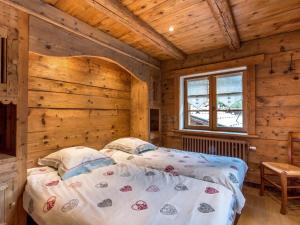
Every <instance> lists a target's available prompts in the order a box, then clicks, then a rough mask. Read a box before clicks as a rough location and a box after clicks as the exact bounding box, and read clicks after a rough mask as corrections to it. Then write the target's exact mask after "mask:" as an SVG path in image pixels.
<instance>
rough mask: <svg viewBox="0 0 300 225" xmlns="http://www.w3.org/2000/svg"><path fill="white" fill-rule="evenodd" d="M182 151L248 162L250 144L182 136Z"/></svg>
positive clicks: (221, 139) (238, 141)
mask: <svg viewBox="0 0 300 225" xmlns="http://www.w3.org/2000/svg"><path fill="white" fill-rule="evenodd" d="M182 149H183V150H184V151H190V152H200V153H205V154H212V155H222V156H230V157H237V158H240V159H243V160H244V161H246V162H247V159H248V150H249V143H248V142H247V141H241V140H231V139H223V138H210V137H198V136H185V135H184V136H182Z"/></svg>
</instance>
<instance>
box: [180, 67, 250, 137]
mask: <svg viewBox="0 0 300 225" xmlns="http://www.w3.org/2000/svg"><path fill="white" fill-rule="evenodd" d="M244 74H245V71H235V72H229V73H223V74H222V73H220V74H213V75H208V76H191V77H186V78H184V79H183V82H184V101H183V103H184V128H186V129H198V130H215V131H237V132H245V131H246V120H245V118H246V110H245V109H246V108H247V107H246V100H245V93H246V85H245V75H244Z"/></svg>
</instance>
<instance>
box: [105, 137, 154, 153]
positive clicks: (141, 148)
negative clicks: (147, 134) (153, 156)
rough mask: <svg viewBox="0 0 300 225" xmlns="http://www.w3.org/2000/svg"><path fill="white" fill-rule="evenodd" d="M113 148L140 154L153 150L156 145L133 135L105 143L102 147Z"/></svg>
mask: <svg viewBox="0 0 300 225" xmlns="http://www.w3.org/2000/svg"><path fill="white" fill-rule="evenodd" d="M105 148H106V149H114V150H120V151H124V152H127V153H130V154H140V153H143V152H146V151H151V150H155V149H156V148H157V147H156V146H155V145H153V144H151V143H149V142H146V141H143V140H141V139H138V138H134V137H126V138H120V139H117V140H115V141H112V142H110V143H109V144H107V145H106V146H105V147H104V149H105Z"/></svg>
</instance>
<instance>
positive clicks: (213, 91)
mask: <svg viewBox="0 0 300 225" xmlns="http://www.w3.org/2000/svg"><path fill="white" fill-rule="evenodd" d="M237 73H241V74H242V91H243V93H242V96H243V127H241V128H239V127H237V128H234V127H218V126H217V111H218V110H217V87H216V80H217V77H226V76H228V77H229V76H231V75H232V74H237ZM199 78H207V79H208V81H209V126H201V125H200V126H193V125H189V124H188V112H189V111H190V110H188V101H187V92H188V90H187V82H188V81H189V80H193V79H199ZM247 80H248V77H247V70H244V69H243V70H237V71H230V72H223V73H216V74H211V75H204V76H201V75H199V76H197V75H195V76H191V77H185V78H184V79H183V83H184V86H183V88H184V90H183V92H184V93H183V105H184V106H183V107H184V113H183V117H184V118H183V120H184V121H183V123H184V124H183V128H184V129H190V130H208V131H223V132H240V133H246V132H247V127H248V124H247V122H248V94H247V93H248V85H247Z"/></svg>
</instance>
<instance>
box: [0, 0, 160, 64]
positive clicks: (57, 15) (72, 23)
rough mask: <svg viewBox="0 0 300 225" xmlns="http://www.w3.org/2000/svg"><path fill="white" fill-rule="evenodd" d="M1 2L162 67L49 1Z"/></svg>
mask: <svg viewBox="0 0 300 225" xmlns="http://www.w3.org/2000/svg"><path fill="white" fill-rule="evenodd" d="M0 2H3V3H5V4H7V5H10V6H12V7H15V8H17V9H19V10H21V11H24V12H26V13H28V14H30V15H33V16H35V17H37V18H39V19H42V20H44V21H46V22H48V23H50V24H53V25H55V26H58V27H60V28H63V29H65V30H67V31H69V32H71V33H74V34H76V35H78V36H80V37H84V38H86V39H88V40H90V41H93V42H95V43H97V44H99V45H101V46H104V47H106V48H108V49H111V50H113V51H115V52H117V53H119V54H122V55H125V56H127V57H130V58H133V59H134V60H136V61H138V62H140V63H143V64H145V65H148V66H150V67H153V68H155V69H160V61H158V60H156V59H154V58H153V57H151V56H149V55H147V54H146V53H144V52H142V51H140V50H137V49H135V48H133V47H131V46H129V45H128V44H125V43H124V42H122V41H120V40H118V39H116V38H114V37H112V36H110V35H109V34H107V33H105V32H103V31H100V30H99V29H97V28H94V27H92V26H90V25H88V24H86V23H84V22H82V21H81V20H79V19H77V18H75V17H73V16H71V15H69V14H67V13H65V12H62V11H61V10H59V9H56V8H55V7H53V6H51V5H49V4H47V3H44V2H42V1H41V0H26V1H24V0H0Z"/></svg>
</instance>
